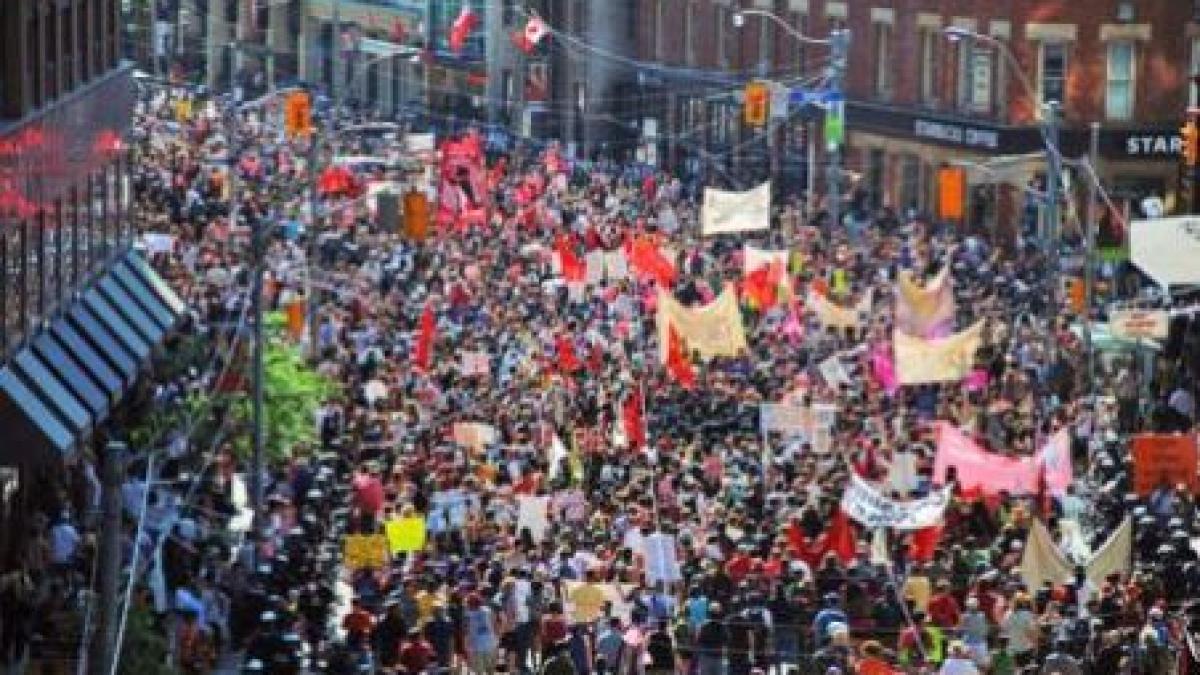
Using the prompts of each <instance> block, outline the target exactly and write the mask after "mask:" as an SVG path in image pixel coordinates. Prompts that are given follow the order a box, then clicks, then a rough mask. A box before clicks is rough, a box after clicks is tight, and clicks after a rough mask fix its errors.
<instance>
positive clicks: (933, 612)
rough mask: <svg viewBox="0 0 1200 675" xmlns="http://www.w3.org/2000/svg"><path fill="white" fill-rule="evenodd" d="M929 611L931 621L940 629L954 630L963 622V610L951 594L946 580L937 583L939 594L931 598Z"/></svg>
mask: <svg viewBox="0 0 1200 675" xmlns="http://www.w3.org/2000/svg"><path fill="white" fill-rule="evenodd" d="M927 611H928V613H929V620H930V621H932V622H933V624H934V625H936V626H937V627H939V628H944V629H947V630H949V629H954V628H957V627H958V624H959V623H960V622H961V621H962V608H961V607H959V605H958V599H957V598H955V597H954V594H953V593H951V592H950V583H949V582H947V581H945V580H942V581H939V582H937V592H936V593H934V594H933V597H931V598H929V607H928V610H927Z"/></svg>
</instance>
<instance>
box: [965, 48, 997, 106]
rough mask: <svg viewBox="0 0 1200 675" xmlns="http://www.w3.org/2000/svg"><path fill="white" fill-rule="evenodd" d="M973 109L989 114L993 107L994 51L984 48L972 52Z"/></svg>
mask: <svg viewBox="0 0 1200 675" xmlns="http://www.w3.org/2000/svg"><path fill="white" fill-rule="evenodd" d="M970 76H971V91H970V94H969V95H970V103H971V109H972V110H974V111H976V112H988V111H989V110H990V108H991V105H992V51H991V50H990V49H988V48H986V47H983V46H977V47H975V48H974V49H972V50H971V72H970Z"/></svg>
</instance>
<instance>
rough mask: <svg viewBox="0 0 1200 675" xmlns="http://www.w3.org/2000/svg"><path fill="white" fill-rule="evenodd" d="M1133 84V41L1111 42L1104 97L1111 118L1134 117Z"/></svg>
mask: <svg viewBox="0 0 1200 675" xmlns="http://www.w3.org/2000/svg"><path fill="white" fill-rule="evenodd" d="M1133 86H1134V82H1133V43H1132V42H1111V43H1109V45H1108V84H1107V86H1106V94H1105V97H1104V100H1105V105H1104V111H1105V114H1106V115H1107V116H1108V118H1109V119H1111V120H1127V119H1129V118H1131V117H1133Z"/></svg>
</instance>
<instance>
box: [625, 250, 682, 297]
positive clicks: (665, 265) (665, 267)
mask: <svg viewBox="0 0 1200 675" xmlns="http://www.w3.org/2000/svg"><path fill="white" fill-rule="evenodd" d="M627 254H628V256H629V265H630V266H631V267H633V269H634V271H636V272H637V273H638V274H639V275H640V276H643V277H651V278H653V279H655V280H656V281H658V285H659V286H661V287H663V288H670V287H671V285H672V284H673V283H675V264H674V263H672V262H671V261H670V260H668V259H667V257H666V256H664V255H663V254H662V251H660V250H659V249H658V246H657V245H655V243H654V242H653V241H652V240H651V239H649V238H645V237H639V238H637V239H634V240H633V242H631V243H630V244H629V250H628V252H627Z"/></svg>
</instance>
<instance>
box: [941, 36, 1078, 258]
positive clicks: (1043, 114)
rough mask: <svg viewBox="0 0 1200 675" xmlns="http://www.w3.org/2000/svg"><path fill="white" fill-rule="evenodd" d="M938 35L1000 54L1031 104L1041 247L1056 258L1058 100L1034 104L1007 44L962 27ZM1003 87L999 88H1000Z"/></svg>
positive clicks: (1035, 94) (1030, 87) (1029, 87)
mask: <svg viewBox="0 0 1200 675" xmlns="http://www.w3.org/2000/svg"><path fill="white" fill-rule="evenodd" d="M942 34H943V35H945V36H946V37H947V38H949V39H950V40H951V41H952V42H958V41H963V40H971V41H976V42H982V43H984V44H986V45H988V46H990V47H991V48H993V49H995V50H996V51H997V52H999V53H1000V56H1001V57H1002V58H1004V60H1005V61H1007V62H1008V64H1009V66H1010V68H1009V70H1010V71H1012V72H1013V73H1015V74H1016V76H1017V81H1018V82H1020V83H1021V87H1022V88H1023V89H1024V90H1025V93H1026V95H1028V96H1029V98H1030V100H1031V101H1034V102H1035V105H1034V116H1035V119H1037V120H1038V121H1039V125H1040V127H1041V134H1042V141H1043V144H1044V145H1045V146H1046V193H1047V195H1048V199H1047V201H1046V224H1045V229H1044V230H1043V231H1042V236H1041V238H1042V248H1043V251H1044V252H1045V254H1046V255H1047V256H1050V257H1051V258H1055V259H1057V251H1056V250H1055V249H1056V245H1057V243H1058V226H1059V223H1058V193H1059V180H1060V179H1061V177H1062V156H1061V154H1060V153H1059V150H1058V110H1059V103H1060V102H1058V101H1047V102H1046V103H1045V104H1042V105H1040V106H1039V105H1037V102H1038V101H1039V100H1040V98H1041V97H1040V96H1039V95H1038V91H1037V88H1035V87H1034V86H1033V82H1031V81H1030V80H1029V77H1028V76H1027V75H1026V74H1025V71H1024V70H1023V69H1022V67H1021V62H1020V61H1018V60H1017V57H1016V55H1015V54H1013V52H1012V50H1011V49H1009V48H1008V45H1006V44H1004V43H1003V42H1001V41H1000V40H997V39H996V38H994V37H992V36H990V35H984V34H983V33H979V32H976V31H973V30H971V29H969V28H963V27H962V26H948V27H946V28H945V29H943V30H942ZM1002 86H1003V85H1002Z"/></svg>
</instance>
